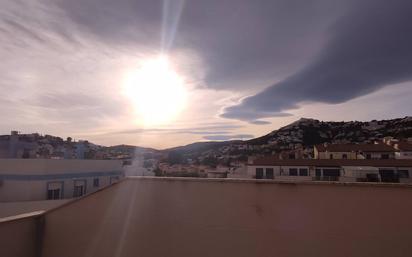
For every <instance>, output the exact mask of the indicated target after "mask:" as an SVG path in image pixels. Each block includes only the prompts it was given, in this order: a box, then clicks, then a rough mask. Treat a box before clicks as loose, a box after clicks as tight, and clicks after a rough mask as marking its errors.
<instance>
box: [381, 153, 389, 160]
mask: <svg viewBox="0 0 412 257" xmlns="http://www.w3.org/2000/svg"><path fill="white" fill-rule="evenodd" d="M381 159H389V154H382V155H381Z"/></svg>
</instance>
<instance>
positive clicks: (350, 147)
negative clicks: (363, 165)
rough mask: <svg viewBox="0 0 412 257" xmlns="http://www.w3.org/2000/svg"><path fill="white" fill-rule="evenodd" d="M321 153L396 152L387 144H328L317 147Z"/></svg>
mask: <svg viewBox="0 0 412 257" xmlns="http://www.w3.org/2000/svg"><path fill="white" fill-rule="evenodd" d="M315 147H316V149H317V150H318V151H319V152H326V151H327V152H395V151H396V150H395V149H394V148H393V147H392V146H390V145H386V144H328V145H323V144H322V145H316V146H315Z"/></svg>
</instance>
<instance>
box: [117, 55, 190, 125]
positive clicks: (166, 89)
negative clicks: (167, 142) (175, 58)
mask: <svg viewBox="0 0 412 257" xmlns="http://www.w3.org/2000/svg"><path fill="white" fill-rule="evenodd" d="M124 93H125V94H126V95H127V97H129V98H130V99H131V101H132V103H133V105H134V108H135V110H136V113H137V116H138V117H137V118H138V122H139V123H142V124H144V125H159V124H166V123H168V122H170V121H172V120H173V119H174V118H176V116H177V115H178V114H179V113H180V112H181V111H182V110H183V108H184V106H185V102H186V95H187V91H186V88H185V86H184V81H183V79H182V78H181V77H180V76H179V75H178V74H177V73H176V72H175V71H174V70H173V68H172V67H171V65H170V63H169V60H168V59H167V58H166V57H158V58H156V59H152V60H148V61H146V62H144V63H143V65H142V66H141V67H140V68H138V69H137V70H135V71H133V72H131V73H130V74H129V75H128V77H127V79H126V83H125V87H124Z"/></svg>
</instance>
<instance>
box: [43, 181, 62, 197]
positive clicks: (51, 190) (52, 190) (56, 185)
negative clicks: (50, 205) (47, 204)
mask: <svg viewBox="0 0 412 257" xmlns="http://www.w3.org/2000/svg"><path fill="white" fill-rule="evenodd" d="M62 198H63V182H51V183H48V184H47V200H55V199H62Z"/></svg>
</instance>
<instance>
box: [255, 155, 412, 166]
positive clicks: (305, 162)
mask: <svg viewBox="0 0 412 257" xmlns="http://www.w3.org/2000/svg"><path fill="white" fill-rule="evenodd" d="M251 166H318V167H340V166H373V167H412V160H406V159H405V160H399V159H385V160H373V159H367V160H366V159H359V160H350V159H295V160H279V159H276V158H274V157H272V156H269V157H262V158H259V159H256V160H254V161H253V162H252V164H251Z"/></svg>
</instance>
